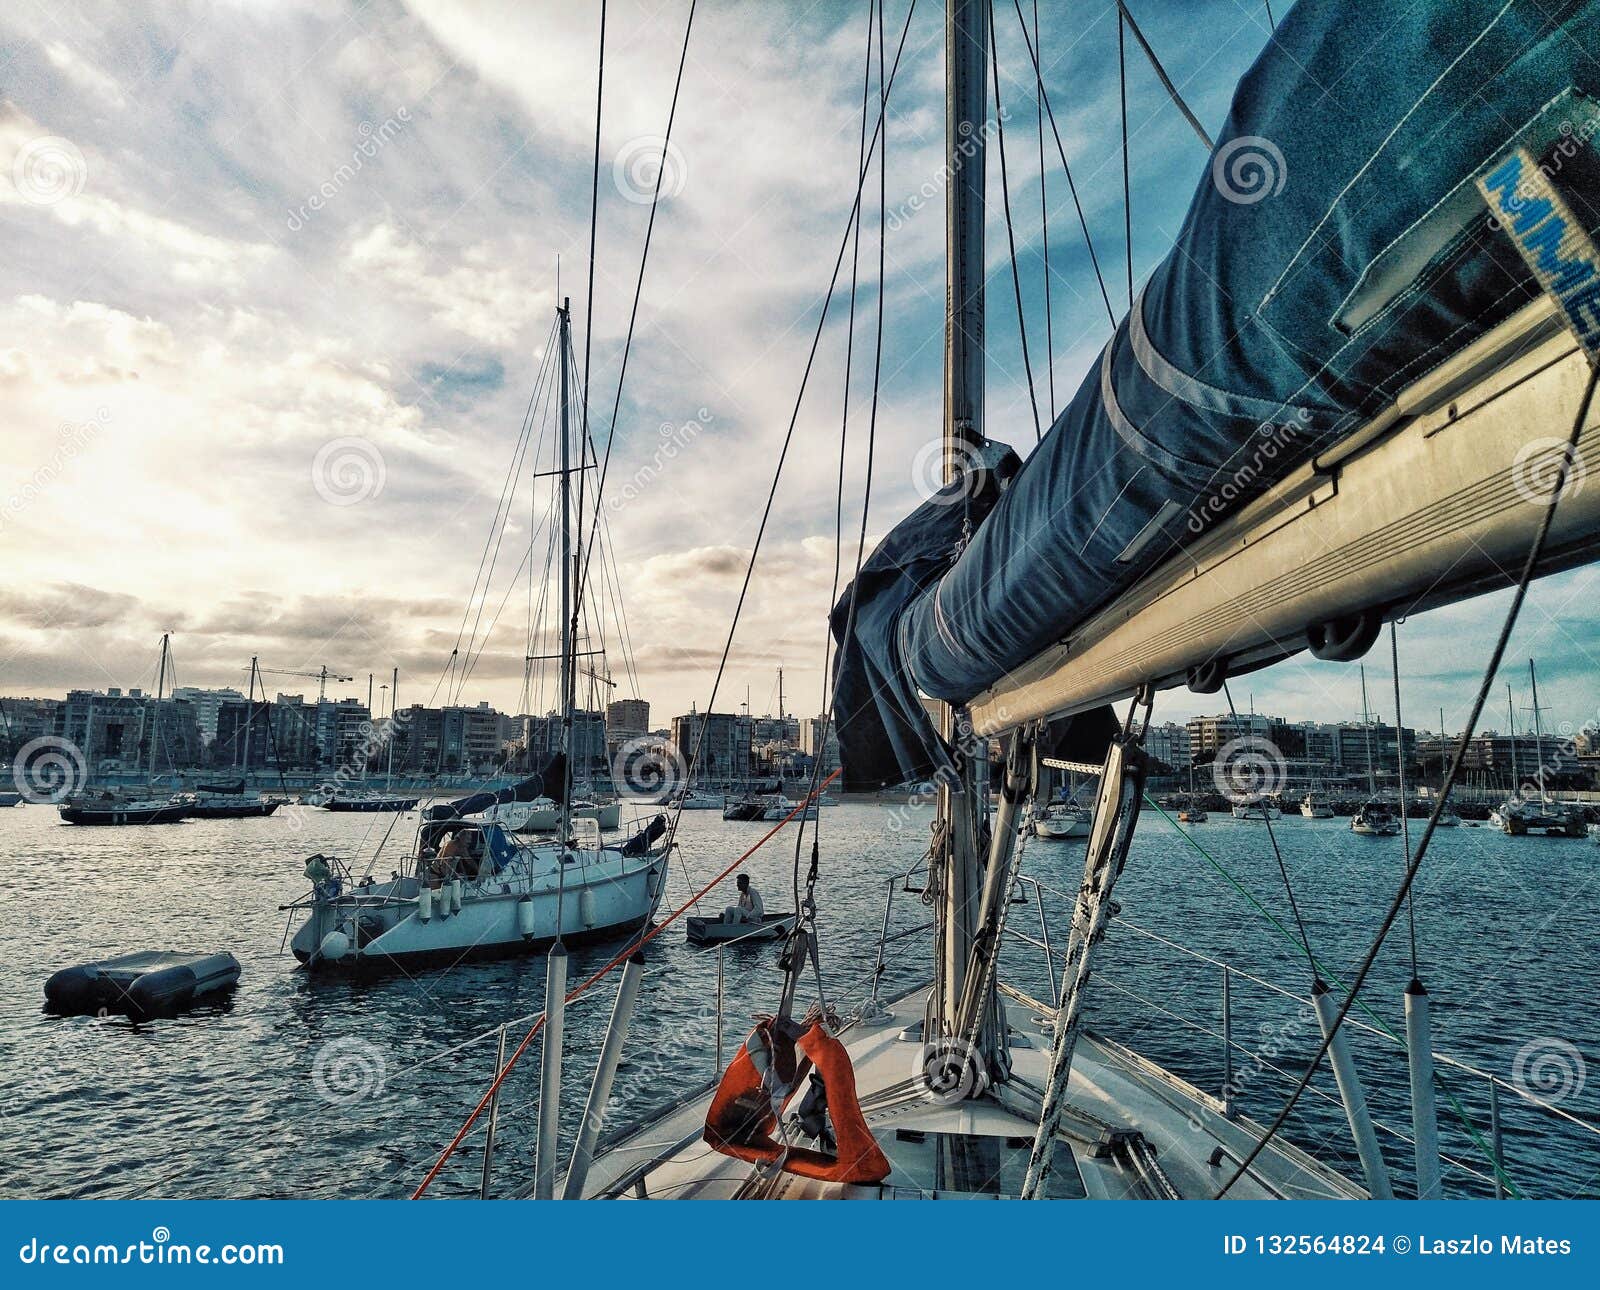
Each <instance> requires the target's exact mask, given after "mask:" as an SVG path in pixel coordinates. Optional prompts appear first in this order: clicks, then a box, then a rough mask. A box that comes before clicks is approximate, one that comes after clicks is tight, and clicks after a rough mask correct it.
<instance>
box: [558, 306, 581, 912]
mask: <svg viewBox="0 0 1600 1290" xmlns="http://www.w3.org/2000/svg"><path fill="white" fill-rule="evenodd" d="M557 312H558V314H559V316H560V319H561V337H560V341H559V344H560V347H561V472H560V478H561V485H560V486H561V751H562V753H563V754H564V760H565V762H566V769H565V770H564V771H563V772H562V781H563V782H562V793H561V838H560V844H561V846H562V847H563V848H564V847H565V846H566V845H567V842H568V839H569V837H570V835H571V832H572V804H571V803H572V700H573V693H572V682H573V669H572V664H573V654H574V652H575V651H576V650H577V644H576V642H575V641H574V640H573V622H572V489H571V471H572V442H571V440H572V383H571V372H570V370H569V364H568V347H569V346H570V345H571V343H572V301H571V300H570V299H568V300H563V301H562V302H561V308H560V309H559V310H558V311H557ZM561 868H562V870H563V872H564V871H565V869H566V866H565V865H562V866H561ZM557 908H558V909H559V904H558V906H557ZM560 941H561V928H560V926H559V924H558V925H557V927H556V943H557V944H560Z"/></svg>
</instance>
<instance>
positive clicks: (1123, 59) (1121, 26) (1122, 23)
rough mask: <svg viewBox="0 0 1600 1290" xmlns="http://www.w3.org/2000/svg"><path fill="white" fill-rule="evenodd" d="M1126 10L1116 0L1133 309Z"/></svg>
mask: <svg viewBox="0 0 1600 1290" xmlns="http://www.w3.org/2000/svg"><path fill="white" fill-rule="evenodd" d="M1127 17H1128V11H1127V10H1126V9H1124V8H1123V7H1122V0H1117V92H1118V94H1119V96H1120V97H1121V100H1122V238H1123V245H1124V246H1126V248H1127V258H1128V309H1129V310H1130V311H1131V310H1132V309H1133V199H1132V197H1131V196H1130V184H1129V180H1128V59H1127V54H1126V51H1125V48H1124V46H1125V44H1126V41H1125V38H1124V31H1125V29H1126V27H1127Z"/></svg>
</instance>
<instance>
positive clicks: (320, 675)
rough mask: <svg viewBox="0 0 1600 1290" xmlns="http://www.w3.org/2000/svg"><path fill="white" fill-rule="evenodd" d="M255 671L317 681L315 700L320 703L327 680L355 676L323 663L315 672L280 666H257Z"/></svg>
mask: <svg viewBox="0 0 1600 1290" xmlns="http://www.w3.org/2000/svg"><path fill="white" fill-rule="evenodd" d="M256 671H257V672H259V673H261V674H262V675H263V676H303V677H306V678H307V679H308V680H313V681H315V682H316V683H317V702H318V703H321V702H322V701H323V700H324V699H326V698H327V697H328V682H329V681H353V680H355V677H353V676H346V675H345V674H344V673H343V672H336V671H334V670H333V669H332V668H330V667H329V666H328V665H327V664H326V663H324V664H323V665H322V666H321V667H320V668H318V669H317V670H316V671H315V672H295V671H291V670H290V669H288V668H282V667H258V668H257V669H256Z"/></svg>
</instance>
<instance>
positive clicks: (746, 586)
mask: <svg viewBox="0 0 1600 1290" xmlns="http://www.w3.org/2000/svg"><path fill="white" fill-rule="evenodd" d="M916 11H917V0H911V5H910V7H909V8H908V9H907V10H906V20H905V25H904V26H902V27H901V29H900V42H899V45H898V46H897V47H896V49H895V55H894V62H893V63H892V64H890V68H889V78H888V83H887V85H886V86H885V88H884V90H883V93H882V101H883V104H884V107H885V108H887V105H888V102H889V94H890V92H891V91H892V90H893V88H894V82H895V77H896V75H897V74H898V73H899V70H900V59H901V56H902V55H903V54H904V53H905V47H906V37H907V35H908V34H909V33H910V30H911V18H912V16H913V15H914V14H915V13H916ZM884 116H885V112H884V111H882V110H880V111H879V113H878V123H877V125H876V127H874V129H873V132H872V138H871V139H870V140H869V141H868V143H867V160H868V163H869V164H870V162H871V159H872V155H873V153H874V151H875V150H876V149H877V145H878V137H879V135H880V134H882V132H883V128H884ZM866 182H867V170H866V167H865V166H864V167H862V169H861V170H860V171H859V172H858V174H857V176H856V195H855V201H854V202H853V203H852V205H851V207H850V215H849V218H848V220H847V221H846V223H845V229H844V235H843V236H842V237H841V238H840V240H839V251H838V254H837V255H835V256H834V261H833V273H832V275H831V276H830V277H829V279H828V289H827V291H826V292H825V293H824V295H823V297H822V308H821V309H820V310H819V311H818V313H817V326H816V330H815V331H814V332H813V333H812V336H811V348H810V351H809V352H808V354H807V355H806V365H805V370H804V371H803V372H802V373H801V375H800V389H799V390H798V391H797V392H796V394H795V400H794V407H793V409H792V410H791V412H790V414H789V424H788V428H787V429H786V430H785V431H784V436H783V446H782V447H781V448H780V449H779V451H778V461H777V465H776V466H775V467H774V468H773V472H772V485H771V487H770V488H769V489H768V490H767V500H766V504H765V505H764V506H763V507H762V510H761V522H760V524H759V525H758V526H757V528H756V537H755V542H754V543H753V544H752V545H751V548H750V559H749V561H748V563H747V564H746V565H745V571H744V580H743V581H742V582H741V584H740V586H739V598H738V600H737V601H735V603H734V607H733V621H732V622H730V623H729V624H728V637H727V640H726V641H725V642H724V643H723V646H722V656H721V658H720V659H718V661H717V671H716V676H715V677H714V678H713V680H712V683H711V698H710V700H709V701H708V702H707V704H706V712H707V713H708V714H709V713H710V712H712V711H713V710H714V709H715V707H716V701H717V692H718V690H720V689H721V687H722V678H723V674H724V673H725V672H726V671H727V667H728V655H729V654H730V653H731V652H732V650H733V639H734V634H735V632H737V630H738V627H739V617H740V615H741V614H742V613H743V612H744V602H745V600H746V598H747V597H748V596H749V593H750V580H751V578H752V577H753V576H754V574H755V568H756V559H757V557H758V556H759V555H760V554H761V542H762V539H763V538H764V537H765V536H766V531H767V522H768V521H769V520H770V519H771V517H772V508H773V504H774V503H775V501H776V500H777V496H778V483H779V481H780V480H781V479H782V478H783V467H784V463H785V462H786V461H787V459H788V456H789V447H790V445H791V444H792V443H793V442H794V431H795V426H796V425H797V424H798V423H799V420H800V406H801V404H802V403H803V402H804V400H805V395H806V387H807V385H809V384H810V381H811V372H812V369H813V368H814V367H815V366H816V361H817V349H818V346H819V345H820V344H821V342H822V332H823V328H824V326H825V325H826V323H827V321H828V306H829V305H830V304H831V303H832V302H833V289H834V287H835V286H836V285H837V284H838V281H839V272H840V270H841V269H842V268H843V267H844V253H845V251H846V249H847V248H848V247H849V246H850V239H851V234H852V232H853V230H854V226H855V222H856V221H857V220H858V219H859V218H860V215H861V194H862V191H863V189H864V188H865V186H866ZM709 724H710V723H709V722H706V721H703V722H701V723H700V731H699V734H698V736H697V737H696V739H695V750H694V755H693V757H692V758H691V759H690V762H689V764H690V766H691V767H692V766H696V765H698V764H699V760H700V750H701V748H703V747H704V745H705V737H706V730H707V728H708V726H709ZM682 816H683V809H682V806H681V804H680V806H679V809H678V810H677V811H676V812H675V813H674V814H673V817H672V823H671V825H670V826H669V828H668V832H667V844H668V845H669V846H670V845H672V841H673V839H674V838H675V837H676V835H677V828H678V822H679V820H680V819H682ZM797 912H798V911H797Z"/></svg>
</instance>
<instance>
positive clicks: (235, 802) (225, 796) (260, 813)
mask: <svg viewBox="0 0 1600 1290" xmlns="http://www.w3.org/2000/svg"><path fill="white" fill-rule="evenodd" d="M185 800H186V801H187V802H188V804H189V815H190V817H191V818H193V819H196V820H245V819H258V818H265V817H266V816H269V815H271V814H272V813H273V812H274V811H276V810H277V809H278V808H279V807H280V806H282V805H283V799H282V798H278V797H267V796H265V795H264V794H261V793H257V794H255V795H254V796H250V795H248V794H246V793H245V792H244V791H243V786H242V785H241V787H240V789H239V790H238V791H236V792H226V791H224V792H217V791H209V792H208V791H207V790H206V788H205V787H204V786H202V787H201V788H200V789H199V790H198V791H196V792H194V793H190V794H186V795H185Z"/></svg>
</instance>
